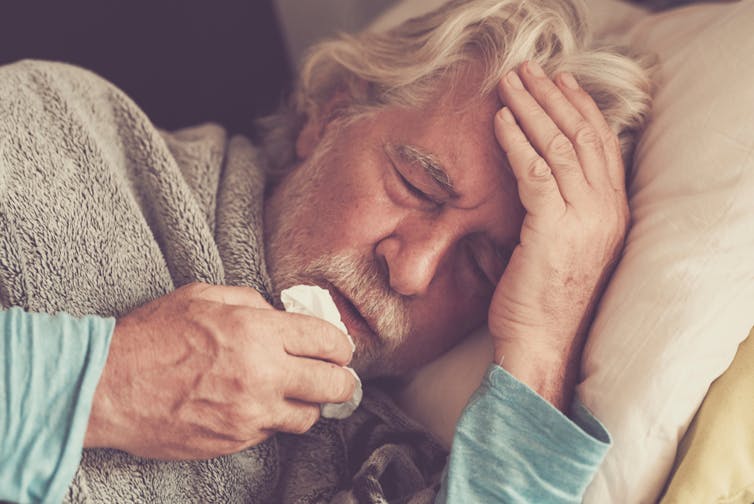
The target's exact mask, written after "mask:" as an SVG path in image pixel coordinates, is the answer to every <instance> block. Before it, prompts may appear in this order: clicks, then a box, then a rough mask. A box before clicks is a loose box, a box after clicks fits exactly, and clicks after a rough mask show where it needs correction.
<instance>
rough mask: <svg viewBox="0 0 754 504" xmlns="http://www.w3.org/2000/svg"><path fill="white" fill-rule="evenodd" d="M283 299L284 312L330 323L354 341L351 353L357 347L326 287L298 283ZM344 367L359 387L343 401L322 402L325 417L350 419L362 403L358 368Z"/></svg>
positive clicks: (282, 296) (282, 293) (284, 291)
mask: <svg viewBox="0 0 754 504" xmlns="http://www.w3.org/2000/svg"><path fill="white" fill-rule="evenodd" d="M280 301H281V302H282V303H283V306H284V307H285V311H287V312H289V313H299V314H302V315H309V316H311V317H317V318H319V319H322V320H325V321H327V322H329V323H331V324H332V325H334V326H335V327H337V328H338V329H340V330H341V331H343V333H344V334H345V335H346V336H347V337H348V341H349V342H350V343H351V352H353V351H354V350H356V345H355V344H354V342H353V339H352V338H351V335H350V334H348V330H347V329H346V326H345V324H343V321H342V320H341V319H340V312H338V307H337V306H335V302H334V301H333V300H332V297H331V296H330V293H329V292H328V291H327V289H323V288H321V287H318V286H316V285H295V286H293V287H290V288H288V289H285V290H283V291H282V292H281V293H280ZM343 369H347V370H348V371H350V372H351V373H352V374H353V376H354V378H356V389H355V390H354V391H353V396H352V397H351V399H350V400H348V401H346V402H344V403H324V404H321V405H320V411H321V413H322V416H323V417H324V418H335V419H338V420H342V419H344V418H348V417H349V416H351V414H352V413H353V412H354V411H355V410H356V408H358V407H359V404H360V403H361V398H362V396H363V391H362V389H361V380H360V379H359V377H358V375H357V374H356V371H354V370H353V369H351V368H350V367H344V368H343Z"/></svg>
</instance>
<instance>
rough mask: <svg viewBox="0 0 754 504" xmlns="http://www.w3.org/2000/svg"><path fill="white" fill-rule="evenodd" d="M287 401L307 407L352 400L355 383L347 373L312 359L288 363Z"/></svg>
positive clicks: (297, 359) (337, 367)
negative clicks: (301, 403)
mask: <svg viewBox="0 0 754 504" xmlns="http://www.w3.org/2000/svg"><path fill="white" fill-rule="evenodd" d="M286 372H287V376H288V379H287V381H286V386H285V390H284V396H285V398H286V399H298V400H301V401H305V402H309V403H341V402H345V401H347V400H349V399H350V398H351V396H353V391H354V389H355V388H356V379H355V378H354V376H353V374H351V372H350V371H348V370H346V369H344V368H343V367H340V366H336V365H334V364H331V363H327V362H322V361H319V360H315V359H301V358H294V359H289V361H288V364H287V366H286Z"/></svg>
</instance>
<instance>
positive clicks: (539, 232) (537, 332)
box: [488, 63, 629, 409]
mask: <svg viewBox="0 0 754 504" xmlns="http://www.w3.org/2000/svg"><path fill="white" fill-rule="evenodd" d="M498 89H499V95H500V98H501V100H502V101H503V103H504V104H505V106H504V107H503V108H502V109H501V110H500V111H499V112H498V114H497V115H496V117H495V122H494V124H495V135H496V137H497V139H498V142H499V143H500V145H501V147H502V149H503V150H504V151H505V153H506V156H507V159H508V162H509V164H510V167H511V169H512V171H513V174H514V175H515V177H516V179H517V182H518V192H519V197H520V198H521V202H522V204H523V206H524V208H525V209H526V216H525V217H524V222H523V227H522V230H521V242H520V244H519V245H518V246H517V247H516V249H515V250H514V252H513V255H512V257H511V260H510V262H509V263H508V266H507V268H506V270H505V273H504V274H503V277H502V278H501V280H500V282H499V284H498V286H497V288H496V290H495V294H494V296H493V300H492V304H491V306H490V311H489V319H488V323H489V327H490V331H491V333H492V335H493V338H494V344H495V358H496V360H497V362H498V363H499V362H501V361H502V362H503V367H504V368H506V369H508V371H510V372H511V373H512V374H513V375H514V376H516V377H517V378H519V379H520V380H522V381H523V382H525V383H527V384H528V385H529V386H531V387H532V388H533V389H534V390H536V391H537V392H538V393H540V395H542V396H543V397H544V398H545V399H547V400H549V401H550V402H552V403H553V404H554V405H555V406H556V407H558V408H560V409H564V408H567V406H568V404H569V403H570V394H571V390H572V388H573V385H574V384H575V381H576V378H577V373H578V364H579V358H580V355H581V351H582V347H583V342H584V339H585V334H586V330H587V327H588V325H589V321H590V317H591V314H592V312H593V308H594V305H595V304H596V301H597V298H598V297H599V295H600V293H601V290H602V288H603V287H604V285H605V283H606V280H607V278H608V277H609V274H610V273H611V271H612V268H613V266H614V265H615V263H616V261H617V259H618V257H619V256H620V253H621V249H622V246H623V241H624V237H625V233H626V230H627V227H628V222H629V212H628V205H627V201H626V190H625V173H624V168H623V161H622V158H621V153H620V147H619V142H618V139H617V137H616V136H615V135H614V134H613V132H612V131H611V130H610V128H609V127H608V125H607V123H606V121H605V118H604V116H603V115H602V113H601V112H600V110H599V108H598V107H597V105H596V104H595V102H594V101H593V100H592V98H591V97H590V96H589V95H588V94H587V93H586V92H585V91H584V90H583V89H582V88H581V87H579V86H578V85H577V84H576V82H575V80H574V79H573V77H572V76H571V75H569V74H560V75H558V76H557V77H556V78H555V79H554V80H552V79H550V78H549V77H547V76H546V75H545V74H544V73H543V72H542V70H541V68H539V66H537V65H536V64H532V63H525V64H523V65H522V66H521V67H520V68H519V70H518V71H517V72H511V73H510V74H508V75H507V76H506V77H505V78H503V79H502V80H501V82H500V85H499V88H498Z"/></svg>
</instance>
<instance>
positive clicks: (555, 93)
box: [542, 86, 566, 109]
mask: <svg viewBox="0 0 754 504" xmlns="http://www.w3.org/2000/svg"><path fill="white" fill-rule="evenodd" d="M565 101H566V98H565V96H563V93H562V92H561V91H560V89H558V88H557V87H555V86H552V87H548V89H547V90H545V91H544V93H543V94H542V102H543V105H544V106H545V107H546V108H548V109H549V108H557V107H560V106H562V105H563V103H564V102H565Z"/></svg>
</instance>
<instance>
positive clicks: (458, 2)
mask: <svg viewBox="0 0 754 504" xmlns="http://www.w3.org/2000/svg"><path fill="white" fill-rule="evenodd" d="M527 60H534V61H536V62H538V63H539V64H540V65H541V66H542V67H543V68H544V70H545V72H547V73H548V74H549V75H553V74H555V73H557V72H562V71H568V72H571V73H572V74H573V75H574V76H575V77H576V79H577V80H578V82H579V84H580V85H581V86H582V87H583V88H584V89H585V90H586V91H587V92H588V93H589V94H590V95H591V96H592V97H593V98H594V99H595V101H596V102H597V105H598V106H599V107H600V109H601V110H602V112H603V114H604V115H605V117H606V118H607V121H608V124H610V126H611V128H612V129H613V131H614V132H615V133H616V134H617V135H618V136H619V138H620V140H621V145H622V149H623V153H624V158H626V162H627V164H628V158H629V153H630V152H631V150H632V149H633V144H634V141H635V136H636V133H637V131H638V130H639V129H640V128H641V126H642V124H643V122H644V119H645V117H646V115H647V113H648V110H649V104H650V94H651V81H650V77H649V67H650V64H649V60H648V59H647V58H646V57H644V58H639V57H636V56H629V55H628V53H627V51H625V50H623V49H618V48H608V47H596V46H594V45H593V42H592V40H591V36H590V31H589V29H588V27H587V25H586V17H585V15H584V6H583V4H582V3H581V0H451V1H450V2H448V3H447V4H445V5H444V6H442V7H441V8H439V9H437V10H435V11H433V12H430V13H428V14H426V15H423V16H421V17H418V18H414V19H410V20H408V21H406V22H404V23H402V24H401V25H399V26H397V27H395V28H393V29H390V30H388V31H385V32H369V31H365V32H362V33H358V34H341V35H339V36H338V37H337V38H334V39H332V40H328V41H325V42H322V43H319V44H317V45H315V46H314V47H312V48H311V49H310V51H309V52H308V54H307V56H306V57H305V59H304V61H303V63H302V66H301V69H300V73H299V78H298V82H297V84H296V87H295V89H294V92H293V94H292V96H291V98H290V101H289V103H287V104H286V105H285V106H284V107H283V108H282V109H281V110H280V111H279V113H278V114H276V115H274V116H271V117H269V118H266V119H265V120H263V121H262V123H261V125H262V127H263V129H264V130H265V138H264V148H265V150H266V151H267V154H268V156H269V160H270V167H271V170H272V171H273V173H275V172H277V173H281V172H282V171H284V170H286V169H287V168H288V167H290V166H291V164H292V163H293V162H294V161H295V149H294V145H295V139H296V137H297V135H298V133H299V131H300V129H301V127H302V125H303V123H304V121H305V120H306V118H311V117H315V118H316V117H320V115H321V113H322V109H323V106H324V105H325V104H327V103H328V102H329V101H330V100H331V99H332V98H333V97H334V96H336V95H338V94H339V95H344V94H345V95H346V96H347V99H346V100H342V101H343V102H344V105H343V106H342V107H340V108H339V110H338V111H337V112H338V115H343V116H348V115H351V114H356V113H358V112H364V111H369V110H376V109H379V108H381V107H385V106H391V105H400V106H417V107H418V106H421V105H423V104H425V103H427V100H429V99H430V98H431V97H432V95H433V93H435V92H436V91H437V89H436V84H437V82H438V81H439V80H440V79H442V78H443V77H446V76H449V75H453V73H454V72H456V71H458V70H459V69H461V68H464V67H468V66H469V64H471V65H474V66H476V67H478V68H480V69H481V75H483V78H482V79H480V80H481V81H480V82H479V83H478V85H479V93H480V95H482V96H484V95H486V94H488V93H491V92H493V90H494V89H495V86H496V85H497V83H498V82H499V80H500V79H501V78H502V77H503V76H504V75H505V74H506V73H508V72H509V71H510V70H513V69H515V68H516V67H517V66H518V65H519V64H520V63H522V62H524V61H527Z"/></svg>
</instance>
